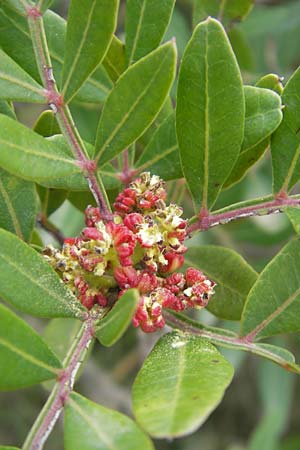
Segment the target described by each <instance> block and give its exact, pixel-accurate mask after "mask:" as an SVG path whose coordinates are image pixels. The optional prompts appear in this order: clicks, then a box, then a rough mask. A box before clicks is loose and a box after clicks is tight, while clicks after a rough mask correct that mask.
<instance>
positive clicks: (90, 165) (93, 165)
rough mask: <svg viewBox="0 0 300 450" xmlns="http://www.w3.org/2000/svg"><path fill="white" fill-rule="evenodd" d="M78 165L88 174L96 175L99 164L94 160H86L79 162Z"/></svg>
mask: <svg viewBox="0 0 300 450" xmlns="http://www.w3.org/2000/svg"><path fill="white" fill-rule="evenodd" d="M77 165H78V166H79V167H81V169H82V170H83V171H84V172H86V173H88V174H90V173H95V172H96V170H97V162H96V161H95V160H93V159H85V160H83V161H77Z"/></svg>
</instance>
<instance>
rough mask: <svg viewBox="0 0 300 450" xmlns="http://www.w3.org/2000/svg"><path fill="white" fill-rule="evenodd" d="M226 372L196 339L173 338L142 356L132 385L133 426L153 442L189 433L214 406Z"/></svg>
mask: <svg viewBox="0 0 300 450" xmlns="http://www.w3.org/2000/svg"><path fill="white" fill-rule="evenodd" d="M232 375H233V368H232V366H231V365H230V364H229V363H228V362H227V361H226V359H225V358H223V356H222V355H221V354H220V353H219V352H218V351H217V350H216V348H215V347H214V346H213V345H211V344H210V343H208V342H207V341H206V340H203V339H201V338H199V337H197V336H193V335H189V334H187V333H185V334H184V333H179V332H173V333H169V334H167V335H165V336H163V337H162V338H161V339H160V340H159V341H158V343H157V344H156V345H155V347H154V349H153V350H152V351H151V353H150V354H149V355H148V357H147V358H146V360H145V361H144V364H143V366H142V368H141V370H140V372H139V373H138V375H137V377H136V379H135V382H134V385H133V411H134V414H135V417H136V419H137V422H138V423H139V424H140V425H141V426H142V427H143V428H144V429H145V430H146V431H147V432H148V433H149V434H150V435H151V436H153V437H155V438H171V437H179V436H183V435H186V434H188V433H191V432H193V431H195V430H196V429H197V428H198V427H199V426H200V425H201V424H202V423H203V422H204V421H205V420H206V419H207V417H208V416H209V414H210V413H211V412H212V411H213V410H214V409H215V408H216V407H217V405H218V404H219V403H220V401H221V399H222V397H223V395H224V391H225V389H226V388H227V386H228V385H229V383H230V382H231V378H232Z"/></svg>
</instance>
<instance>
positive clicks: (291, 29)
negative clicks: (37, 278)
mask: <svg viewBox="0 0 300 450" xmlns="http://www.w3.org/2000/svg"><path fill="white" fill-rule="evenodd" d="M212 2H213V1H212ZM195 3H197V0H177V2H176V7H175V10H174V13H173V18H172V21H171V23H170V26H169V29H168V31H167V33H166V37H165V40H168V39H170V38H172V37H174V36H175V37H176V43H177V47H178V52H179V58H181V56H182V53H183V50H184V48H185V45H186V43H187V41H188V39H189V37H190V35H191V32H192V24H193V23H195V21H197V19H198V17H197V14H196V8H195ZM52 9H53V10H54V11H56V12H57V13H59V14H60V15H62V16H63V17H66V14H67V9H68V2H67V1H62V0H56V1H54V2H53V5H52ZM193 11H194V13H193ZM212 14H213V13H212ZM195 16H196V17H195ZM124 21H125V1H122V2H121V8H120V17H119V24H118V36H119V37H120V38H121V39H123V38H124ZM226 25H227V31H228V34H229V38H230V40H231V43H232V46H233V48H234V51H235V53H236V56H237V59H238V61H239V64H240V67H241V70H242V75H243V79H244V83H245V84H255V83H256V82H257V80H258V79H259V78H260V77H261V76H263V75H265V74H267V73H276V74H278V75H279V76H280V77H283V79H284V80H288V79H289V77H290V75H291V74H292V72H293V71H294V70H295V69H296V68H297V67H298V66H299V64H300V46H299V43H300V1H299V0H294V1H292V0H291V1H287V0H257V1H256V2H255V6H254V8H253V9H252V11H251V12H250V14H249V15H248V16H247V17H246V19H245V20H244V21H243V22H241V23H239V22H238V21H231V22H230V21H228V22H227V24H226ZM284 82H285V81H283V83H284ZM172 95H173V98H172V101H173V103H174V104H175V101H176V98H175V96H176V86H174V89H173V91H172ZM72 112H73V114H74V118H75V121H76V123H77V125H78V128H79V130H80V132H81V134H82V136H83V138H84V139H85V140H86V141H88V142H91V143H92V142H93V141H94V136H95V132H96V127H97V121H98V117H99V107H98V106H97V107H95V106H94V105H91V104H88V105H83V104H73V106H72ZM16 113H17V116H18V118H19V119H20V120H21V121H22V122H24V123H25V124H27V125H29V126H33V124H34V123H35V121H36V119H37V117H38V116H39V114H40V113H41V109H40V107H37V106H33V105H26V106H25V105H22V104H18V105H16ZM145 139H146V137H145ZM271 180H272V174H271V160H270V156H269V154H268V152H267V153H266V154H265V155H264V157H263V158H262V159H261V160H260V161H259V162H258V164H256V165H255V166H254V167H253V168H252V169H251V170H250V171H249V172H248V173H247V175H246V176H245V178H244V179H243V180H242V182H240V183H238V184H236V185H233V186H232V187H231V188H229V189H227V190H225V191H224V192H223V193H222V194H221V196H220V198H219V199H218V203H217V205H216V206H215V208H216V209H218V208H221V207H223V206H226V205H229V204H232V203H235V202H238V201H241V200H245V199H248V198H254V197H257V196H261V195H266V194H269V193H271V191H272V187H271V183H272V181H271ZM184 189H185V186H184V183H182V181H180V180H179V181H172V182H170V183H169V193H170V194H169V196H170V200H172V201H179V202H181V204H182V206H183V207H184V212H185V216H186V217H190V216H191V215H193V211H192V205H191V202H190V200H189V197H188V196H187V193H186V192H185V190H184ZM294 193H299V188H298V187H297V186H296V188H295V191H294ZM113 195H115V193H114V192H112V193H111V196H112V197H113ZM66 196H67V193H66V192H62V191H54V192H53V193H52V197H53V198H52V199H51V202H50V204H51V205H50V206H51V207H50V210H49V213H50V217H49V218H50V220H51V223H52V224H53V225H55V226H56V227H57V228H58V229H59V230H61V232H62V233H63V235H65V236H74V235H76V234H78V233H79V232H80V230H81V228H82V227H83V213H82V210H83V208H84V206H85V205H86V204H87V203H89V202H92V199H91V197H90V196H88V195H87V194H86V193H80V195H73V194H72V195H71V196H69V197H68V200H65V198H66ZM292 235H293V229H292V226H291V225H290V223H289V221H288V219H287V217H286V216H285V215H283V214H279V215H272V216H265V217H255V218H253V219H247V220H244V221H239V222H235V223H232V224H228V225H224V226H219V227H216V228H214V229H211V230H210V231H209V232H206V233H201V234H198V235H196V236H195V237H194V238H193V243H195V241H196V243H197V244H199V243H200V244H217V245H223V246H225V247H229V248H231V249H235V250H236V251H238V252H239V253H241V254H242V255H243V257H244V258H245V259H246V260H247V261H248V262H249V263H250V264H251V265H252V266H253V267H254V268H255V269H256V270H257V271H260V270H261V269H262V268H263V267H264V266H265V264H266V263H267V262H268V261H270V259H271V258H272V257H273V256H274V255H275V254H276V253H277V252H278V251H279V249H280V248H281V247H282V246H283V245H284V244H285V242H286V241H287V240H288V239H289V238H290V237H291V236H292ZM41 242H42V243H43V244H47V243H50V242H55V241H53V236H52V235H51V234H49V233H47V232H46V231H44V230H42V229H41V228H38V229H37V232H36V236H35V243H36V244H41ZM56 244H57V243H56ZM199 318H200V320H201V321H205V322H206V323H208V324H210V325H217V326H218V325H221V326H225V327H226V326H227V327H232V329H236V328H237V324H235V323H232V324H229V325H228V323H227V324H224V323H223V324H221V323H220V322H219V321H218V319H216V318H215V317H214V316H212V315H210V314H209V313H208V312H206V311H205V312H201V317H199ZM26 319H27V320H28V321H29V322H30V323H31V324H32V325H33V326H34V327H35V328H36V329H37V330H38V331H39V332H44V333H46V335H47V336H48V339H49V342H53V340H55V342H54V343H53V345H54V346H55V347H56V348H57V346H59V351H61V352H62V353H63V352H64V351H65V349H66V348H67V346H68V342H69V341H70V339H72V336H73V335H74V333H75V332H76V330H75V329H74V323H72V321H69V320H64V324H65V326H64V327H63V328H62V327H61V324H60V323H59V320H58V321H52V322H51V325H49V324H47V321H41V320H37V319H33V318H32V317H28V316H26ZM157 337H158V336H157V334H156V335H145V334H142V333H139V332H136V330H134V329H133V328H131V329H130V330H129V331H128V332H127V334H126V335H125V337H124V339H122V340H121V341H119V342H118V343H117V345H115V346H114V347H112V348H110V349H104V348H101V347H100V346H99V345H95V346H94V349H93V353H92V357H91V358H90V359H89V361H88V363H87V366H86V368H85V370H84V374H83V376H82V377H81V378H80V380H79V381H78V389H77V390H78V391H79V392H82V393H83V395H86V396H88V397H89V398H91V399H92V400H94V401H96V402H99V403H101V404H103V405H105V406H108V407H112V408H116V409H118V410H119V411H122V412H125V413H127V414H129V415H130V414H131V405H130V389H131V385H132V382H133V379H134V377H135V374H136V372H137V370H138V368H139V367H140V365H141V362H142V361H143V359H144V357H145V356H146V354H147V353H148V352H149V350H150V349H151V347H152V345H153V344H154V342H155V341H156V340H157ZM282 339H284V340H285V342H284V343H283V342H282ZM287 341H288V342H287ZM275 343H276V344H278V345H282V346H286V345H287V346H288V347H290V348H291V349H292V350H293V351H294V352H295V354H296V355H297V353H298V359H299V356H300V353H299V351H298V352H297V349H299V344H300V337H299V336H288V337H285V338H277V339H276V342H275ZM222 352H224V354H226V357H227V358H228V359H229V360H230V361H231V362H232V363H233V364H234V366H235V368H236V375H235V379H234V381H233V383H232V384H231V386H230V387H229V389H228V391H227V393H226V396H225V398H224V400H223V402H222V403H221V405H220V406H219V407H218V408H217V410H216V411H215V412H214V413H213V414H212V416H211V417H210V418H209V419H208V420H207V421H206V422H205V424H204V425H203V426H202V427H201V428H200V429H199V430H198V431H197V432H196V433H194V434H193V435H191V436H188V437H186V438H181V439H178V440H175V441H173V442H165V441H156V442H155V446H156V449H157V450H169V449H172V450H177V449H178V450H197V449H199V450H200V449H201V450H202V449H203V450H300V428H299V424H300V409H299V400H300V383H299V379H298V378H297V377H296V376H295V375H293V374H290V373H288V372H285V371H283V370H282V369H280V368H279V367H277V366H275V365H274V364H272V363H269V362H267V361H263V360H261V359H259V358H258V357H252V356H249V355H245V354H243V353H241V352H236V351H233V350H226V351H225V350H222ZM48 389H49V386H48V385H45V386H38V387H33V388H29V389H24V390H20V391H17V392H14V393H4V394H1V396H0V405H1V407H0V442H1V443H2V444H7V445H8V444H11V445H13V444H14V445H21V443H22V441H23V440H24V438H25V436H26V434H27V432H28V430H29V428H30V426H31V424H32V422H33V421H34V418H35V417H36V415H37V414H38V412H39V410H40V409H41V407H42V405H43V403H44V402H45V400H46V398H47V392H48ZM12 406H13V407H12ZM61 434H62V427H61V423H58V425H57V426H56V427H55V430H54V432H53V433H52V435H51V436H50V439H49V440H48V442H47V444H46V446H45V448H46V449H48V450H57V449H59V448H60V446H61V444H60V442H61ZM83 450H84V449H83Z"/></svg>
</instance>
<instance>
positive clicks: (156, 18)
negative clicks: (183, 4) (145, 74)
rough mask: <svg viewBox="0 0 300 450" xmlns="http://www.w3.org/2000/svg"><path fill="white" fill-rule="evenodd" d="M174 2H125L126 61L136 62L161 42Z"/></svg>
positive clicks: (134, 0) (139, 0) (173, 0)
mask: <svg viewBox="0 0 300 450" xmlns="http://www.w3.org/2000/svg"><path fill="white" fill-rule="evenodd" d="M174 4H175V0H142V1H141V0H127V2H126V22H125V33H126V47H125V48H126V61H127V65H128V66H130V65H131V64H133V63H135V62H136V61H138V60H139V59H140V58H142V57H143V56H145V55H147V54H148V53H150V52H151V51H152V50H154V49H155V48H156V47H157V46H158V45H159V44H160V42H161V41H162V38H163V36H164V34H165V32H166V30H167V27H168V25H169V22H170V20H171V15H172V11H173V8H174Z"/></svg>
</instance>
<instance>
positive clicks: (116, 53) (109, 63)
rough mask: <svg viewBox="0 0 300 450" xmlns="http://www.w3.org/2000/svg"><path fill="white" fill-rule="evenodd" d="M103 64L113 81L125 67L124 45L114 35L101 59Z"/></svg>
mask: <svg viewBox="0 0 300 450" xmlns="http://www.w3.org/2000/svg"><path fill="white" fill-rule="evenodd" d="M103 66H104V67H105V69H106V71H107V73H108V75H109V76H110V79H111V80H112V81H113V82H116V81H117V80H118V78H120V76H121V75H122V73H123V72H124V70H125V69H126V63H125V45H124V43H123V42H122V41H121V40H120V39H118V38H117V36H115V35H114V36H113V38H112V41H111V43H110V46H109V48H108V50H107V53H106V55H105V57H104V59H103Z"/></svg>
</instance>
